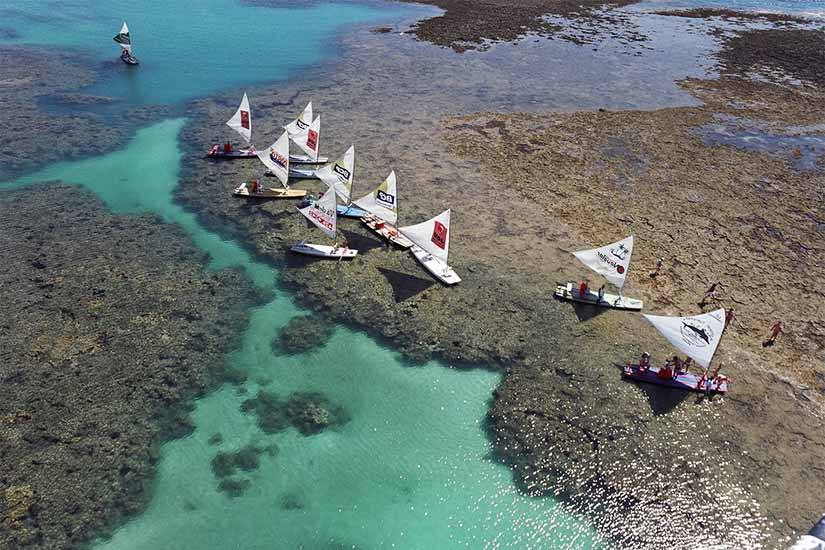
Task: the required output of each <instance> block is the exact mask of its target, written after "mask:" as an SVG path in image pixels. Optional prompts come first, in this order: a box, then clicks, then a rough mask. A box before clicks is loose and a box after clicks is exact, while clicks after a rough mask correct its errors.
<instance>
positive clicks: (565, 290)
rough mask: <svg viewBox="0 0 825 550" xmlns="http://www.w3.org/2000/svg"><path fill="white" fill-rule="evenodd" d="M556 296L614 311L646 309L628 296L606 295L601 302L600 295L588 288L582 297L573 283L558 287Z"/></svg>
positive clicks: (642, 304)
mask: <svg viewBox="0 0 825 550" xmlns="http://www.w3.org/2000/svg"><path fill="white" fill-rule="evenodd" d="M555 294H556V296H558V297H559V298H561V299H562V300H569V301H571V302H579V303H582V304H590V305H594V306H599V307H610V308H613V309H628V310H632V311H640V310H641V309H642V307H644V302H642V301H641V300H636V299H635V298H628V297H627V296H619V295H617V294H607V293H605V294H604V295H603V297H602V299H601V300H599V293H598V292H597V291H594V290H592V289H591V288H589V287H588V289H587V292H585V294H584V295H583V296H582V295H581V294H579V287H578V286H576V285H574V284H573V283H567V284H566V285H558V286H557V287H556V292H555Z"/></svg>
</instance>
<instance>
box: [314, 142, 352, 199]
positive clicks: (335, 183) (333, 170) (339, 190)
mask: <svg viewBox="0 0 825 550" xmlns="http://www.w3.org/2000/svg"><path fill="white" fill-rule="evenodd" d="M354 170H355V145H351V146H350V148H349V149H347V152H346V153H344V156H343V157H341V158H340V159H338V160H336V161H335V162H334V163H332V164H327V165H326V166H324V167H323V168H319V169H318V170H317V171H316V172H315V175H316V176H317V177H318V179H319V180H321V181H322V182H324V183H326V184H327V185H328V186H329V187H330V188H331V189H333V190H334V191H335V193H336V194H337V195H338V196H339V197H341V200H342V201H344V204H349V202H350V194H351V192H352V177H353V171H354Z"/></svg>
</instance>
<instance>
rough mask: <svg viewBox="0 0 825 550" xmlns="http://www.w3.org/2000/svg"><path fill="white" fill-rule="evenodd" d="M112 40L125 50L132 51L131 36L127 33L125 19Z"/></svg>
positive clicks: (127, 28)
mask: <svg viewBox="0 0 825 550" xmlns="http://www.w3.org/2000/svg"><path fill="white" fill-rule="evenodd" d="M112 40H114V41H115V42H117V43H118V44H120V47H121V48H123V49H124V50H126V51H127V52H129V53H132V37H131V36H130V35H129V27H127V26H126V21H124V22H123V26H122V27H120V32H119V33H117V34H116V35H115V37H114V38H113V39H112Z"/></svg>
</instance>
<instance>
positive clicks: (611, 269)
mask: <svg viewBox="0 0 825 550" xmlns="http://www.w3.org/2000/svg"><path fill="white" fill-rule="evenodd" d="M632 254H633V235H631V236H630V237H627V238H626V239H622V240H621V241H616V242H615V243H611V244H608V245H605V246H602V247H600V248H593V249H591V250H580V251H579V252H574V253H573V255H574V256H575V257H576V258H578V259H579V261H581V263H583V264H584V265H586V266H587V267H589V268H590V269H592V270H593V271H595V272H596V273H598V274H599V275H601V276H602V277H604V278H605V279H607V281H608V282H610V283H613V285H614V286H615V287H616V288H618V289H619V294H618V295H616V294H607V293H605V294H603V295H602V296H601V298H600V297H599V293H598V292H597V291H594V290H591V289H588V288H586V287H585V288H584V292H582V287H576V286H575V284H574V283H567V284H566V285H563V284H560V285H558V286H557V287H556V292H555V294H556V296H558V297H559V298H561V299H563V300H570V301H572V302H582V303H585V304H592V305H596V306H602V307H612V308H615V309H630V310H635V311H638V310H640V309H642V307H643V306H644V303H643V302H642V301H641V300H636V299H633V298H627V297H625V296H622V295H621V289H622V286H624V281H625V279H626V278H627V272H628V269H629V268H630V256H631V255H632Z"/></svg>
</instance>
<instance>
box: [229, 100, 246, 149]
mask: <svg viewBox="0 0 825 550" xmlns="http://www.w3.org/2000/svg"><path fill="white" fill-rule="evenodd" d="M226 125H227V126H229V127H230V128H232V129H233V130H235V131H236V132H238V133H239V134H240V135H241V137H242V138H244V141H246V142H247V143H249V142H250V140H251V139H252V114H251V113H250V112H249V99H247V97H246V93H244V95H243V99H242V100H241V106H240V107H238V110H237V111H235V114H234V115H232V118H230V119H229V120H227V121H226Z"/></svg>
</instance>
